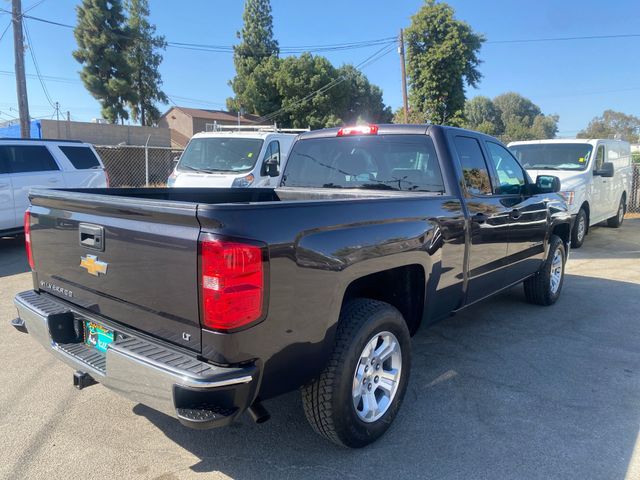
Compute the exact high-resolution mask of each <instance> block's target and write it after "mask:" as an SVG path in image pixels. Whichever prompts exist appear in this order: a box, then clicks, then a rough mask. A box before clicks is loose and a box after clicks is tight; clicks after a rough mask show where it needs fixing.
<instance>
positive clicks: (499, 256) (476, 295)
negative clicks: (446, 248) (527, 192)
mask: <svg viewBox="0 0 640 480" xmlns="http://www.w3.org/2000/svg"><path fill="white" fill-rule="evenodd" d="M452 142H453V144H454V146H455V150H456V153H457V155H458V160H459V162H460V169H461V173H462V178H463V179H464V184H465V190H466V204H467V210H468V212H469V217H470V240H471V244H470V245H469V254H468V282H467V303H470V302H474V301H476V300H480V299H481V298H483V297H486V296H487V295H489V294H491V293H493V292H495V291H496V290H498V289H500V288H502V287H504V286H506V285H507V283H506V277H505V275H504V264H505V259H506V256H507V241H508V226H509V220H508V216H509V209H508V208H507V207H505V206H504V205H503V204H502V203H501V201H500V198H498V197H495V196H494V195H493V192H492V185H491V179H490V175H489V169H488V167H487V163H486V161H485V156H484V153H483V151H482V148H481V146H480V142H479V140H478V139H477V138H474V137H469V136H461V135H456V136H454V137H452Z"/></svg>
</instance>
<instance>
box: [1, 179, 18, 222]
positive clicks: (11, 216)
mask: <svg viewBox="0 0 640 480" xmlns="http://www.w3.org/2000/svg"><path fill="white" fill-rule="evenodd" d="M0 168H1V167H0ZM21 221H22V219H16V214H15V206H14V204H13V188H12V187H11V175H9V174H8V173H0V230H9V229H10V228H16V227H18V226H19V225H20V222H21Z"/></svg>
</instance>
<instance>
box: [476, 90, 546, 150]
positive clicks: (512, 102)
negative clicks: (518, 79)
mask: <svg viewBox="0 0 640 480" xmlns="http://www.w3.org/2000/svg"><path fill="white" fill-rule="evenodd" d="M464 126H465V127H466V128H470V129H472V130H478V131H480V132H483V133H487V134H489V135H494V136H496V137H499V138H500V139H501V140H502V141H503V142H505V143H507V142H511V141H515V140H538V139H545V138H553V137H555V135H556V133H557V131H558V116H557V115H544V114H543V113H542V110H541V109H540V107H539V106H538V105H536V104H535V103H533V102H532V101H531V100H529V99H528V98H525V97H523V96H522V95H520V94H518V93H514V92H507V93H503V94H502V95H498V96H497V97H495V98H494V99H493V100H491V99H489V98H487V97H481V96H478V97H475V98H472V99H471V100H468V101H467V102H466V104H465V122H464Z"/></svg>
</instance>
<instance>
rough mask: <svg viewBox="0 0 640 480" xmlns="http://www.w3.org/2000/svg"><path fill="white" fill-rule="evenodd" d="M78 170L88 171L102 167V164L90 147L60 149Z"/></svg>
mask: <svg viewBox="0 0 640 480" xmlns="http://www.w3.org/2000/svg"><path fill="white" fill-rule="evenodd" d="M60 150H62V153H64V154H65V156H66V157H67V158H68V159H69V161H70V162H71V164H72V165H73V168H75V169H76V170H88V169H90V168H96V167H99V166H100V162H99V161H98V159H97V158H96V156H95V155H94V154H93V152H92V151H91V149H90V148H89V147H66V146H65V147H60Z"/></svg>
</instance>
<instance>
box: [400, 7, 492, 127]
mask: <svg viewBox="0 0 640 480" xmlns="http://www.w3.org/2000/svg"><path fill="white" fill-rule="evenodd" d="M405 38H406V42H407V76H408V78H409V85H410V86H411V92H410V96H409V100H410V102H409V103H410V105H411V110H414V111H416V112H417V113H418V114H419V118H420V121H421V122H425V121H426V122H430V123H435V124H449V125H461V124H462V119H463V116H464V106H465V91H464V89H465V84H466V85H469V86H471V87H475V86H477V84H478V82H479V81H480V78H481V74H480V71H479V70H478V66H479V64H480V60H479V59H478V52H479V51H480V47H481V45H482V43H483V42H484V37H483V36H482V35H479V34H477V33H475V32H473V30H472V29H471V27H470V26H469V25H468V24H467V23H466V22H463V21H460V20H457V19H456V18H455V17H454V10H453V8H452V7H451V6H449V5H447V4H446V3H436V2H435V0H427V1H426V2H425V4H424V5H423V6H422V8H421V9H420V10H419V11H418V13H416V14H415V15H414V16H413V17H411V25H410V26H409V28H407V30H406V34H405Z"/></svg>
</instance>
